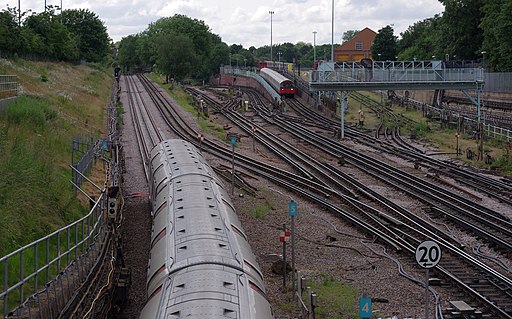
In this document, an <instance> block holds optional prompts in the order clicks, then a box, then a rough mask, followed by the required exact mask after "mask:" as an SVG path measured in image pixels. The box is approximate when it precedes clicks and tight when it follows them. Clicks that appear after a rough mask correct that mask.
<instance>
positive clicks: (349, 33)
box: [341, 30, 359, 43]
mask: <svg viewBox="0 0 512 319" xmlns="http://www.w3.org/2000/svg"><path fill="white" fill-rule="evenodd" d="M358 33H359V30H347V31H345V32H343V36H342V37H341V40H342V41H341V42H342V43H345V42H347V41H350V40H352V38H354V37H355V36H356V35H357V34H358Z"/></svg>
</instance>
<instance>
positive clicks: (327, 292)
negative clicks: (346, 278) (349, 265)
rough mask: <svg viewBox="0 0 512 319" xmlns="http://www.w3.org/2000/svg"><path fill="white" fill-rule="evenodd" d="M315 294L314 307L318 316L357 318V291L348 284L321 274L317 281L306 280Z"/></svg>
mask: <svg viewBox="0 0 512 319" xmlns="http://www.w3.org/2000/svg"><path fill="white" fill-rule="evenodd" d="M308 285H310V286H311V288H312V290H313V291H314V292H315V293H316V294H317V301H318V306H317V308H316V309H315V312H316V314H317V315H318V317H320V318H339V319H341V318H343V319H345V318H358V317H357V315H358V313H357V308H356V302H357V298H358V293H357V291H356V290H355V289H354V288H353V287H351V286H350V285H349V284H347V283H345V282H342V281H339V280H336V279H334V278H331V277H326V276H322V278H321V279H320V280H319V281H313V282H308Z"/></svg>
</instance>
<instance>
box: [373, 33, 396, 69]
mask: <svg viewBox="0 0 512 319" xmlns="http://www.w3.org/2000/svg"><path fill="white" fill-rule="evenodd" d="M371 51H372V57H373V59H374V60H375V59H379V54H380V59H381V60H391V61H394V60H396V53H397V37H396V36H395V35H394V31H393V28H392V27H391V26H389V25H388V26H385V27H384V28H382V29H380V30H379V32H378V33H377V35H376V36H375V40H373V44H372V47H371Z"/></svg>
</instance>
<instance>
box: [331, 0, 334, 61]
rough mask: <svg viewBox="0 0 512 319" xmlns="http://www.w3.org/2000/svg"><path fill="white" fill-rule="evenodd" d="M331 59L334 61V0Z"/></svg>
mask: <svg viewBox="0 0 512 319" xmlns="http://www.w3.org/2000/svg"><path fill="white" fill-rule="evenodd" d="M331 25H332V26H331V61H332V62H334V0H332V21H331Z"/></svg>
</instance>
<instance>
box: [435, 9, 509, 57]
mask: <svg viewBox="0 0 512 319" xmlns="http://www.w3.org/2000/svg"><path fill="white" fill-rule="evenodd" d="M483 1H484V0H439V2H441V3H442V4H443V5H444V8H445V9H444V13H443V17H442V20H443V22H442V24H441V26H440V29H441V37H440V41H439V48H440V49H441V52H439V53H438V55H437V56H439V57H440V56H444V54H449V55H452V56H453V55H456V56H457V57H458V59H462V60H476V59H478V58H479V56H480V49H481V47H482V41H483V31H482V29H481V28H480V21H481V18H482V15H481V10H480V8H481V7H482V5H483ZM509 14H510V12H509Z"/></svg>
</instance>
